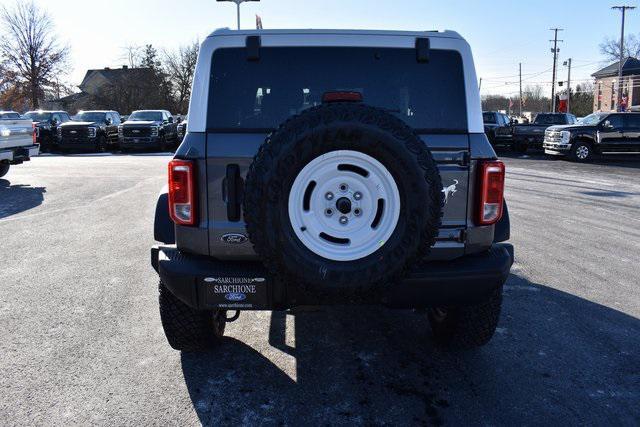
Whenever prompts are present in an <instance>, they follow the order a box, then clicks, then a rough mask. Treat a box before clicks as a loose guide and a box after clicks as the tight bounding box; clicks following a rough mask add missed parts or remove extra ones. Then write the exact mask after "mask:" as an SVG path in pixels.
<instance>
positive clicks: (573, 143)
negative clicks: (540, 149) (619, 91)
mask: <svg viewBox="0 0 640 427" xmlns="http://www.w3.org/2000/svg"><path fill="white" fill-rule="evenodd" d="M544 151H545V153H546V154H548V155H553V156H567V157H569V159H571V160H573V161H576V162H588V161H589V160H591V159H592V158H593V156H594V155H596V154H607V153H640V113H593V114H591V115H589V116H587V117H585V118H584V119H582V121H581V122H580V123H578V124H576V125H570V126H551V127H549V128H548V129H547V131H546V132H545V137H544Z"/></svg>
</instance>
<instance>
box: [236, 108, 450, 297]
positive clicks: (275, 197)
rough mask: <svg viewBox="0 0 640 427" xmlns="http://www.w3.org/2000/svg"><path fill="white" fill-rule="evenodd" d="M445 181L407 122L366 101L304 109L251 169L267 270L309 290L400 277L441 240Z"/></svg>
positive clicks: (255, 221) (249, 197)
mask: <svg viewBox="0 0 640 427" xmlns="http://www.w3.org/2000/svg"><path fill="white" fill-rule="evenodd" d="M442 206H443V194H442V183H441V179H440V175H439V173H438V169H437V166H436V163H435V161H434V159H433V157H432V155H431V153H430V152H429V150H428V149H427V147H426V145H425V144H424V142H423V141H421V140H420V138H419V137H418V136H417V135H416V133H415V132H414V131H413V130H412V129H411V128H410V127H409V126H407V125H406V124H405V123H404V122H403V121H402V120H400V119H398V118H396V117H395V116H393V115H391V114H390V113H387V112H385V111H383V110H381V109H378V108H373V107H370V106H366V105H363V104H354V103H332V104H325V105H321V106H318V107H313V108H309V109H307V110H305V111H304V112H302V113H301V114H299V115H297V116H294V117H292V118H290V119H289V120H287V121H286V122H285V123H283V124H282V125H281V126H280V127H279V128H278V129H277V130H276V131H274V132H273V133H272V134H271V135H270V136H269V137H267V140H266V141H265V143H264V144H262V146H261V147H260V149H259V151H258V153H257V154H256V156H255V158H254V160H253V163H252V165H251V167H250V168H249V171H248V173H247V178H246V184H245V193H244V206H243V207H244V219H245V221H246V225H247V232H248V234H249V238H250V240H251V242H252V243H253V247H254V249H255V251H256V253H257V254H258V255H259V256H260V257H261V258H262V260H263V262H264V264H265V266H266V267H267V268H268V269H269V270H270V271H271V272H272V273H273V274H275V275H276V277H278V278H280V279H281V280H284V281H285V282H286V283H288V284H291V285H302V286H305V288H306V290H307V291H320V292H323V293H334V291H341V292H344V291H347V292H348V291H353V292H358V291H369V290H372V289H374V288H377V287H380V286H384V285H386V284H389V283H392V282H393V281H394V280H395V279H397V278H398V277H399V276H400V275H401V274H402V273H403V272H404V271H405V270H406V268H407V267H409V266H410V265H411V264H412V263H413V262H414V261H416V260H418V259H420V258H422V257H424V256H425V255H426V254H427V253H428V251H429V249H430V248H431V246H432V245H433V244H434V243H435V239H436V236H437V234H438V229H439V227H440V222H441V217H442Z"/></svg>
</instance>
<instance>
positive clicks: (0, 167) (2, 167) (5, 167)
mask: <svg viewBox="0 0 640 427" xmlns="http://www.w3.org/2000/svg"><path fill="white" fill-rule="evenodd" d="M9 167H11V165H9V164H7V163H0V178H2V177H3V176H5V175H6V174H7V173H9Z"/></svg>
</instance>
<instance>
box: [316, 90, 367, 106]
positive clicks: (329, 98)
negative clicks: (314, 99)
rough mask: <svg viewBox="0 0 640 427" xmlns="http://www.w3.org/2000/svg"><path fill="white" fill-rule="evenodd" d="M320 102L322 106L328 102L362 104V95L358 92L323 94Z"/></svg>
mask: <svg viewBox="0 0 640 427" xmlns="http://www.w3.org/2000/svg"><path fill="white" fill-rule="evenodd" d="M322 102H323V103H324V104H326V103H329V102H362V94H361V93H360V92H348V91H338V92H325V93H324V94H323V95H322Z"/></svg>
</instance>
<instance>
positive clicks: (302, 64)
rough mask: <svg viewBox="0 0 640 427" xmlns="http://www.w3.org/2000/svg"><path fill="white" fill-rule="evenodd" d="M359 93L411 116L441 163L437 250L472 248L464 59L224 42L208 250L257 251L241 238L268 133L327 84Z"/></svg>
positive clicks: (444, 53)
mask: <svg viewBox="0 0 640 427" xmlns="http://www.w3.org/2000/svg"><path fill="white" fill-rule="evenodd" d="M336 90H349V91H357V92H360V93H361V94H362V96H363V102H364V103H365V104H369V105H372V106H376V107H379V108H383V109H385V110H387V111H389V112H391V113H392V114H394V115H396V116H397V117H399V118H401V119H402V120H404V121H405V122H406V123H407V124H408V125H410V126H411V127H412V128H413V129H415V130H416V132H417V133H418V134H419V135H420V137H421V139H422V140H423V141H424V143H425V144H426V145H427V146H428V147H429V149H430V150H431V152H432V153H433V156H434V157H435V159H436V161H437V162H438V165H439V169H440V174H441V176H442V183H443V186H444V188H443V192H444V194H445V198H446V205H445V207H444V215H443V221H442V228H441V230H440V235H439V238H438V242H437V243H436V248H435V250H433V251H432V255H431V256H430V257H431V258H434V259H443V258H454V257H457V256H461V255H463V254H464V243H463V239H464V233H465V229H466V227H467V199H468V188H469V165H468V164H469V136H468V127H467V109H466V96H465V82H464V73H463V65H462V59H461V56H460V54H459V53H458V52H456V51H449V50H432V51H431V52H430V59H429V62H428V63H420V62H418V61H416V52H415V50H413V49H405V48H369V47H366V48H365V47H362V48H361V47H358V48H353V47H350V48H345V47H263V48H261V49H260V58H259V60H258V61H250V60H247V53H246V50H245V49H244V48H223V49H217V50H216V51H215V52H214V54H213V58H212V70H211V83H210V92H209V105H208V112H207V153H206V155H207V160H206V163H207V181H208V182H207V190H208V195H207V200H208V220H209V249H210V254H211V255H215V256H217V257H220V258H228V259H246V258H252V257H254V256H255V254H254V253H253V250H252V248H251V245H239V244H235V243H237V242H238V241H239V240H242V239H236V238H229V236H230V235H233V233H238V234H243V233H245V228H244V223H243V221H242V212H241V191H242V180H243V179H244V177H245V176H246V172H247V169H248V168H249V165H250V164H251V162H252V160H253V157H254V155H255V154H256V152H257V151H258V148H259V147H260V145H261V144H263V143H264V140H265V137H266V136H267V135H268V134H269V132H271V131H272V130H273V129H275V128H277V127H278V126H279V125H280V124H281V123H282V122H284V121H285V120H286V119H287V118H288V117H290V116H292V115H295V114H297V113H299V112H301V111H302V110H304V109H305V108H309V107H311V106H314V105H318V104H320V103H321V97H322V94H323V93H325V92H328V91H336Z"/></svg>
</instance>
